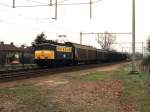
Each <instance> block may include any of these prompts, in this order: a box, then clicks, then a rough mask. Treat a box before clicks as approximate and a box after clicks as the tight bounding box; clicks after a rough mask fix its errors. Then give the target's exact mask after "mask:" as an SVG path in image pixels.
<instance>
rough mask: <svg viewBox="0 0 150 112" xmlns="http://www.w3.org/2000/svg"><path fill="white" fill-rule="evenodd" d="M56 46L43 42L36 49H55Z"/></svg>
mask: <svg viewBox="0 0 150 112" xmlns="http://www.w3.org/2000/svg"><path fill="white" fill-rule="evenodd" d="M54 49H55V46H53V45H51V44H41V45H38V46H36V50H54Z"/></svg>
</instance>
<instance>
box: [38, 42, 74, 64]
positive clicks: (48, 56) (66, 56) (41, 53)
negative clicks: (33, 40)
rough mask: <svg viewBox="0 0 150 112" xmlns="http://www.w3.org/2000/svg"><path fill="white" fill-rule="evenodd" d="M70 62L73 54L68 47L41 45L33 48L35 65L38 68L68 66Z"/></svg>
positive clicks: (50, 44) (63, 45)
mask: <svg viewBox="0 0 150 112" xmlns="http://www.w3.org/2000/svg"><path fill="white" fill-rule="evenodd" d="M72 60H73V52H72V47H71V46H70V45H65V44H60V43H59V44H58V43H57V44H55V43H53V44H52V43H42V44H38V45H36V47H35V63H37V64H38V65H40V66H52V65H61V64H70V63H71V61H72Z"/></svg>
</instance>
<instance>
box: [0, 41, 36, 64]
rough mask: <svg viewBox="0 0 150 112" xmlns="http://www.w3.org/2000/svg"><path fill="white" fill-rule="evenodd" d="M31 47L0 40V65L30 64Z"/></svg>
mask: <svg viewBox="0 0 150 112" xmlns="http://www.w3.org/2000/svg"><path fill="white" fill-rule="evenodd" d="M33 57H34V55H33V49H32V47H26V48H23V47H16V46H15V45H14V44H13V43H10V44H5V43H4V42H0V65H1V66H4V65H6V64H20V63H24V64H31V63H34V62H33Z"/></svg>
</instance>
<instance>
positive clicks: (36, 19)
mask: <svg viewBox="0 0 150 112" xmlns="http://www.w3.org/2000/svg"><path fill="white" fill-rule="evenodd" d="M0 11H2V12H6V13H10V14H12V15H16V16H19V17H23V18H26V19H29V20H32V21H36V22H38V23H42V24H44V25H47V26H49V27H50V26H51V27H54V28H57V29H60V30H64V31H68V32H70V33H78V32H73V31H70V30H68V29H66V28H62V27H59V26H55V25H53V24H50V23H45V22H41V21H39V20H38V18H32V17H27V16H24V15H22V14H18V13H14V12H11V11H8V10H4V9H0Z"/></svg>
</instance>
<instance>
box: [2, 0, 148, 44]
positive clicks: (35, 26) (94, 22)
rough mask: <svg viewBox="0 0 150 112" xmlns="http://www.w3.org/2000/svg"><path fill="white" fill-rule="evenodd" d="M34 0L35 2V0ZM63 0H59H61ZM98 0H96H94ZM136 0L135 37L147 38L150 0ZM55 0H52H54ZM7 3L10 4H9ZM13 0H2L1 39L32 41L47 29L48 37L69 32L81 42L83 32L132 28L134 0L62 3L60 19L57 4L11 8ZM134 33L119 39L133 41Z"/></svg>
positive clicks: (90, 40)
mask: <svg viewBox="0 0 150 112" xmlns="http://www.w3.org/2000/svg"><path fill="white" fill-rule="evenodd" d="M33 1H34V2H33ZM61 1H64V0H58V2H61ZM93 1H97V0H93ZM135 1H136V41H137V42H141V41H146V39H147V37H148V35H150V31H149V30H150V22H149V21H150V13H149V11H150V7H149V6H150V0H135ZM35 2H42V3H43V4H48V3H49V0H16V6H32V5H41V3H35ZM54 2H55V0H53V3H54ZM88 2H89V0H66V1H65V2H63V3H61V4H70V3H88ZM7 5H8V6H7ZM9 6H12V0H0V41H4V42H5V43H10V42H14V43H16V44H18V45H19V44H23V43H26V44H27V45H30V43H31V42H32V41H33V40H34V38H35V37H36V35H37V34H39V33H41V32H42V31H43V32H45V34H46V35H47V38H48V39H54V40H55V39H57V38H58V35H67V39H68V40H69V41H72V42H77V43H79V38H80V36H79V33H80V32H81V31H82V32H104V31H108V32H131V31H132V0H102V1H99V2H97V3H95V4H93V5H92V13H93V14H92V19H91V20H90V18H89V16H90V15H89V5H85V4H84V5H59V6H58V19H57V21H56V20H54V19H52V18H54V17H55V15H54V14H55V13H54V9H55V7H54V6H41V7H16V8H11V7H9ZM95 37H96V36H95V35H93V36H83V43H84V44H87V45H93V46H96V45H95V44H96V43H95ZM131 41H132V36H131V35H117V42H131Z"/></svg>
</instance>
